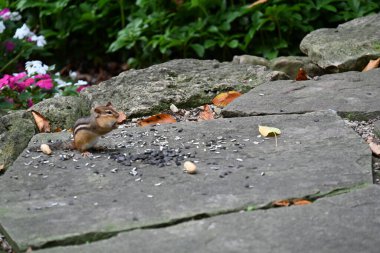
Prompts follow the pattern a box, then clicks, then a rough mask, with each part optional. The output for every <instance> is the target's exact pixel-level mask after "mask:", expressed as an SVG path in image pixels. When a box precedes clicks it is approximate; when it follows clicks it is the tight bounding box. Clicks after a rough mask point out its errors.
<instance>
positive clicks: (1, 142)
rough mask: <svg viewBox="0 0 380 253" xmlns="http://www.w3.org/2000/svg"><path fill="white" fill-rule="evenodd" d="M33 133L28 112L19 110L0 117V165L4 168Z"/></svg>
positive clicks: (15, 156) (24, 146) (33, 126)
mask: <svg viewBox="0 0 380 253" xmlns="http://www.w3.org/2000/svg"><path fill="white" fill-rule="evenodd" d="M34 134H35V124H34V123H33V121H32V118H31V115H30V113H28V112H26V111H19V112H15V113H10V114H6V115H4V116H2V117H0V166H2V165H4V169H6V168H7V167H8V166H9V165H11V164H12V162H13V161H14V160H15V159H16V158H17V157H18V155H19V154H20V153H21V152H22V151H23V150H24V149H25V148H26V147H27V145H28V143H29V141H30V139H31V138H32V137H33V135H34Z"/></svg>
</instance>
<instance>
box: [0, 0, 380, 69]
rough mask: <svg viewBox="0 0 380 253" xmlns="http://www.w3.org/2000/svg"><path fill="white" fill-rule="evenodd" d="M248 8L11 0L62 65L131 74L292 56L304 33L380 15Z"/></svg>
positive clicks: (177, 2) (285, 4) (240, 0)
mask: <svg viewBox="0 0 380 253" xmlns="http://www.w3.org/2000/svg"><path fill="white" fill-rule="evenodd" d="M0 1H1V0H0ZM3 1H4V0H3ZM252 2H253V1H252V0H251V1H247V0H235V1H227V0H171V1H168V0H156V1H152V0H136V1H134V2H127V1H123V0H118V1H111V0H87V1H77V0H52V1H45V0H17V1H15V2H14V3H12V5H13V6H17V8H18V10H20V11H22V12H23V13H24V14H25V15H27V16H28V17H29V23H30V24H32V25H35V26H38V27H39V29H40V32H41V33H42V34H43V35H44V36H46V38H47V40H49V45H48V46H47V48H48V50H49V52H50V53H52V54H53V55H54V59H55V60H58V61H59V62H60V63H61V64H62V63H64V61H65V60H66V59H67V61H69V62H82V63H83V62H85V63H86V62H89V63H91V64H101V63H102V62H104V61H108V60H111V59H112V60H118V61H123V62H124V61H128V63H129V64H130V65H131V66H133V67H142V66H147V65H151V64H153V63H156V62H162V61H165V60H168V59H173V58H186V57H194V58H216V59H219V60H231V58H232V56H233V55H235V54H254V55H259V56H264V57H267V58H273V57H276V56H278V55H289V54H299V53H300V52H299V49H298V46H299V43H300V40H301V39H302V38H303V37H304V36H305V35H306V34H307V33H308V32H310V31H312V30H315V29H317V28H321V27H335V26H336V25H338V24H339V23H342V22H345V21H347V20H350V19H353V18H356V17H360V16H363V15H367V14H369V13H372V12H378V11H379V10H380V3H379V1H377V0H347V1H342V0H293V1H285V0H268V1H267V2H266V3H263V4H258V5H254V6H252V5H251V6H249V5H250V4H252ZM106 52H107V53H106ZM50 59H51V58H50Z"/></svg>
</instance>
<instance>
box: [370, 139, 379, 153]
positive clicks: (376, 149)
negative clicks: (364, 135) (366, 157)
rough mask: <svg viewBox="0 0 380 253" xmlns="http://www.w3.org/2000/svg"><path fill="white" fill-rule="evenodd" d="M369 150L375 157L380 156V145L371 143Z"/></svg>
mask: <svg viewBox="0 0 380 253" xmlns="http://www.w3.org/2000/svg"><path fill="white" fill-rule="evenodd" d="M369 148H370V149H371V151H372V153H374V154H375V155H378V156H380V145H379V144H377V143H375V142H373V141H371V142H370V143H369Z"/></svg>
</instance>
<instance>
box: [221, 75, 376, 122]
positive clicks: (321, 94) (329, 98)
mask: <svg viewBox="0 0 380 253" xmlns="http://www.w3.org/2000/svg"><path fill="white" fill-rule="evenodd" d="M379 79H380V69H375V70H371V71H368V72H353V71H352V72H346V73H341V74H332V75H324V76H321V77H320V78H318V80H308V81H289V80H283V81H274V82H267V83H265V84H262V85H260V86H259V87H257V88H255V89H253V90H251V91H250V92H248V93H246V94H244V95H243V96H241V97H240V98H239V99H237V100H235V101H233V102H232V103H231V104H229V105H228V106H227V107H226V108H224V110H223V111H222V114H223V115H224V116H227V117H231V116H247V115H266V114H289V113H305V112H311V111H318V110H330V109H331V110H334V111H337V112H339V113H341V114H342V115H344V116H346V117H351V118H356V117H365V115H372V116H373V115H380V100H379V97H380V85H379Z"/></svg>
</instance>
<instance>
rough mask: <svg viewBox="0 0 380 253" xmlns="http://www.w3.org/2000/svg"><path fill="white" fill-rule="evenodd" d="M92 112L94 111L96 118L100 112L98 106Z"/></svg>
mask: <svg viewBox="0 0 380 253" xmlns="http://www.w3.org/2000/svg"><path fill="white" fill-rule="evenodd" d="M93 112H94V115H95V118H98V117H99V116H100V114H101V110H100V109H99V108H98V107H95V108H94V109H93Z"/></svg>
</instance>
